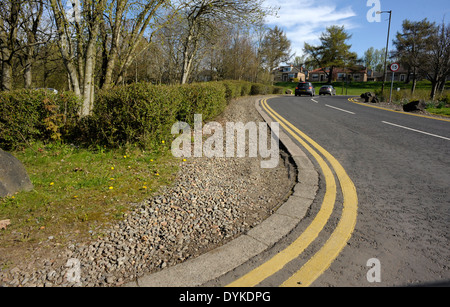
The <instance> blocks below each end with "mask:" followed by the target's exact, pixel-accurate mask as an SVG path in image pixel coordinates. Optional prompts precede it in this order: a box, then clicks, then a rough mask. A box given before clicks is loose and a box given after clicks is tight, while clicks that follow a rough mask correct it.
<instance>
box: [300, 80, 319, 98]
mask: <svg viewBox="0 0 450 307" xmlns="http://www.w3.org/2000/svg"><path fill="white" fill-rule="evenodd" d="M315 94H316V90H315V89H314V86H313V85H312V83H311V82H300V83H299V84H298V85H297V87H296V88H295V96H301V95H309V96H311V97H312V96H314V95H315Z"/></svg>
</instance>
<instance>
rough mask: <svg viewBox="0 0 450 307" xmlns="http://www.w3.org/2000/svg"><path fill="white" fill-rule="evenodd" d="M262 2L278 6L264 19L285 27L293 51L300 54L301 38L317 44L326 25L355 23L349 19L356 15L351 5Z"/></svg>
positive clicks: (303, 0)
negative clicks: (273, 14) (274, 13)
mask: <svg viewBox="0 0 450 307" xmlns="http://www.w3.org/2000/svg"><path fill="white" fill-rule="evenodd" d="M334 2H336V1H334ZM266 5H268V6H271V7H275V8H279V10H278V13H277V16H269V17H267V19H266V23H267V24H268V25H269V26H275V25H277V26H278V27H280V28H282V29H283V30H284V31H285V33H286V35H287V37H288V39H289V40H291V43H292V51H293V52H295V53H296V54H297V55H301V54H302V49H303V46H304V43H305V42H307V43H310V44H317V43H318V42H319V36H320V34H321V33H322V32H323V31H324V30H325V28H326V27H328V26H331V25H344V26H345V29H346V30H349V29H353V28H355V27H356V24H354V23H353V22H352V21H351V17H354V16H356V13H355V12H354V11H353V9H352V7H351V6H347V7H343V8H337V7H336V5H335V4H333V3H328V2H327V1H318V0H266Z"/></svg>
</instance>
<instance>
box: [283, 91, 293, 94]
mask: <svg viewBox="0 0 450 307" xmlns="http://www.w3.org/2000/svg"><path fill="white" fill-rule="evenodd" d="M284 93H285V94H286V95H292V90H286V91H285V92H284Z"/></svg>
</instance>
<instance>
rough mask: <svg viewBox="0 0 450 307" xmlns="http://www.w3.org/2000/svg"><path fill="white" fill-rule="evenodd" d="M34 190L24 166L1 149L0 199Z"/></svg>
mask: <svg viewBox="0 0 450 307" xmlns="http://www.w3.org/2000/svg"><path fill="white" fill-rule="evenodd" d="M32 189H33V184H32V183H31V180H30V177H29V176H28V174H27V171H26V170H25V167H24V166H23V164H22V163H21V162H20V161H19V160H18V159H17V158H15V157H14V156H13V155H11V154H10V153H8V152H6V151H3V150H1V149H0V197H5V196H8V195H13V194H15V193H17V192H19V191H22V190H23V191H31V190H32Z"/></svg>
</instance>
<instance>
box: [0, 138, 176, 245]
mask: <svg viewBox="0 0 450 307" xmlns="http://www.w3.org/2000/svg"><path fill="white" fill-rule="evenodd" d="M168 143H169V142H168ZM12 154H13V155H14V156H15V157H17V158H18V159H19V160H20V161H22V163H23V164H24V165H25V167H26V169H27V171H28V174H29V176H30V178H31V181H32V183H33V185H34V190H32V191H31V192H19V193H17V194H16V195H13V196H10V197H5V198H0V220H3V219H10V220H11V225H9V226H8V227H7V229H6V230H2V231H0V246H2V247H8V246H9V247H11V246H21V247H26V246H27V244H36V243H39V242H42V241H47V240H49V238H50V240H52V242H54V243H57V244H64V243H67V242H69V241H71V240H73V239H79V238H89V237H91V236H92V233H94V234H95V235H96V236H99V235H101V229H102V227H104V226H106V225H108V224H109V223H111V222H114V221H117V220H120V219H122V218H123V217H124V215H125V214H127V212H128V211H129V209H130V207H131V206H130V203H133V202H134V203H136V202H139V201H142V200H144V199H146V198H149V197H150V196H151V195H152V194H153V193H155V192H156V191H157V190H158V188H159V187H161V186H162V185H167V184H170V183H171V181H172V180H173V178H174V176H175V174H176V171H177V169H178V165H179V162H180V161H179V159H175V158H173V156H172V155H171V154H170V144H167V143H165V144H161V146H160V148H158V149H157V150H153V151H144V150H141V149H138V148H127V149H116V150H109V149H105V148H97V149H96V150H87V149H79V148H76V147H74V146H72V145H43V144H34V145H32V146H31V147H27V148H24V149H22V150H17V151H14V152H12Z"/></svg>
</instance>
